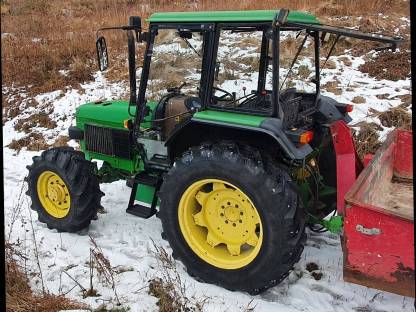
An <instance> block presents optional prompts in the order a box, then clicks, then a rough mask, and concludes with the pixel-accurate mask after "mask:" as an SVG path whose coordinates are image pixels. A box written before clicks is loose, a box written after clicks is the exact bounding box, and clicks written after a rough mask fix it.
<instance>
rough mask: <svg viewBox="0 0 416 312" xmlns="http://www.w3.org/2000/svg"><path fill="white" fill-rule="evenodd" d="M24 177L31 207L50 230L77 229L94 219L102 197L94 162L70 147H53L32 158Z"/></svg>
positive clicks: (86, 225)
mask: <svg viewBox="0 0 416 312" xmlns="http://www.w3.org/2000/svg"><path fill="white" fill-rule="evenodd" d="M27 168H28V170H29V174H28V176H27V177H26V178H25V180H26V181H27V183H28V191H27V193H26V194H27V195H29V196H30V198H31V200H32V205H31V208H32V209H33V210H35V211H36V212H37V213H38V219H39V221H40V222H42V223H46V224H47V226H48V227H49V228H51V229H57V230H58V231H61V232H77V231H80V230H82V229H84V228H86V227H88V226H89V224H90V223H91V220H93V219H94V218H96V214H97V209H98V208H99V207H100V201H101V197H102V196H103V195H104V193H103V192H101V191H100V187H99V182H98V179H97V177H96V175H95V173H94V165H93V164H92V163H91V162H90V161H87V160H86V159H85V158H84V154H83V153H82V152H79V151H75V150H74V149H73V148H71V147H58V148H52V149H49V150H46V151H44V152H42V154H41V155H40V156H35V157H33V164H32V165H30V166H27Z"/></svg>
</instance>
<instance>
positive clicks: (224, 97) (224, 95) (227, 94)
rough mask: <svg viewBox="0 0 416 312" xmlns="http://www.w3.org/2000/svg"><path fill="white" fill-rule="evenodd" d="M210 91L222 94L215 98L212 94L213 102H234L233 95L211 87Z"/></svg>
mask: <svg viewBox="0 0 416 312" xmlns="http://www.w3.org/2000/svg"><path fill="white" fill-rule="evenodd" d="M212 89H213V90H216V91H220V92H222V93H224V94H223V95H221V96H216V95H215V92H214V94H213V95H212V99H213V100H215V101H234V100H235V99H234V95H232V94H231V93H230V92H228V91H227V90H224V89H221V88H218V87H212ZM227 97H228V98H227Z"/></svg>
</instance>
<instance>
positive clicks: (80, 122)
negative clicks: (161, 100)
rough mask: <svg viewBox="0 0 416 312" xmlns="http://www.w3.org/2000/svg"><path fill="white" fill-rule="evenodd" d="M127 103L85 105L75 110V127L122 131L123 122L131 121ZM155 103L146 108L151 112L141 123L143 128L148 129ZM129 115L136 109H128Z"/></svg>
mask: <svg viewBox="0 0 416 312" xmlns="http://www.w3.org/2000/svg"><path fill="white" fill-rule="evenodd" d="M128 105H129V102H128V101H105V102H102V103H99V104H96V103H93V102H92V103H86V104H84V105H81V106H79V107H78V108H77V110H76V119H77V126H78V127H79V128H81V129H84V124H86V123H88V124H92V125H96V126H104V127H111V128H117V129H124V120H127V119H133V117H132V116H130V115H129V113H128ZM156 105H157V103H156V102H148V103H147V106H148V107H149V108H150V110H151V112H150V114H149V115H148V116H146V117H145V119H144V122H143V123H142V127H143V128H148V127H150V120H151V118H152V112H153V110H154V108H155V107H156ZM130 112H131V114H133V115H134V114H135V113H136V107H134V106H132V107H131V108H130Z"/></svg>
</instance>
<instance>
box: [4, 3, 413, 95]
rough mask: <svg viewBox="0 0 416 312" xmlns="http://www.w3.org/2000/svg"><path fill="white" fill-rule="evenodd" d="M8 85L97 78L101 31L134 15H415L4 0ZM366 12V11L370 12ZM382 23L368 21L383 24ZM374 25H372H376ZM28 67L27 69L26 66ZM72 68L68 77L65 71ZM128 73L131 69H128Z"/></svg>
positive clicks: (387, 6)
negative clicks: (266, 12)
mask: <svg viewBox="0 0 416 312" xmlns="http://www.w3.org/2000/svg"><path fill="white" fill-rule="evenodd" d="M1 6H2V11H1V12H2V13H1V14H2V23H1V31H2V33H10V34H11V35H9V36H4V38H3V37H2V45H3V49H2V56H1V58H2V63H3V83H4V84H6V85H11V84H12V83H15V84H17V85H24V86H28V85H32V88H33V89H34V92H40V91H49V90H54V89H60V88H62V87H63V86H66V85H73V86H77V84H78V83H80V82H83V81H85V80H89V79H91V72H92V71H94V70H95V68H96V64H95V63H96V60H95V33H94V31H95V29H97V28H98V27H99V26H102V25H104V24H105V25H117V24H125V23H126V22H127V18H128V16H130V15H140V16H142V17H147V16H149V14H151V13H153V12H159V11H202V10H249V9H276V8H278V7H288V8H289V9H292V10H293V9H297V10H308V11H311V12H313V13H316V14H317V15H318V16H319V17H325V16H345V15H363V12H365V14H367V15H368V14H374V13H379V12H381V13H390V12H392V11H394V12H395V13H396V14H398V15H401V16H403V15H405V16H408V15H409V4H408V2H405V1H401V2H398V1H392V0H373V1H364V0H362V1H352V0H343V1H341V0H336V1H334V0H328V1H318V0H281V1H279V3H278V4H276V2H275V1H272V0H266V1H261V2H256V1H249V0H238V1H237V0H231V1H219V0H213V1H198V0H197V1H182V3H181V5H178V3H176V2H175V3H174V2H171V1H168V0H154V1H144V2H143V1H136V0H129V1H122V0H113V1H108V0H106V1H93V0H64V1H47V0H14V1H2V4H1ZM365 14H364V15H365ZM380 23H381V22H378V24H377V23H373V24H371V23H370V22H368V23H367V24H368V25H370V26H372V25H373V26H374V27H381V26H383V25H380ZM370 26H368V27H370ZM107 39H108V45H109V53H110V57H111V60H114V56H115V55H120V54H121V53H124V52H125V42H124V41H125V36H124V34H122V33H121V32H113V33H108V34H107ZM22 69H24V70H22ZM62 69H67V70H69V74H68V76H63V75H61V74H60V73H59V70H62ZM124 70H125V71H126V72H127V69H126V68H124Z"/></svg>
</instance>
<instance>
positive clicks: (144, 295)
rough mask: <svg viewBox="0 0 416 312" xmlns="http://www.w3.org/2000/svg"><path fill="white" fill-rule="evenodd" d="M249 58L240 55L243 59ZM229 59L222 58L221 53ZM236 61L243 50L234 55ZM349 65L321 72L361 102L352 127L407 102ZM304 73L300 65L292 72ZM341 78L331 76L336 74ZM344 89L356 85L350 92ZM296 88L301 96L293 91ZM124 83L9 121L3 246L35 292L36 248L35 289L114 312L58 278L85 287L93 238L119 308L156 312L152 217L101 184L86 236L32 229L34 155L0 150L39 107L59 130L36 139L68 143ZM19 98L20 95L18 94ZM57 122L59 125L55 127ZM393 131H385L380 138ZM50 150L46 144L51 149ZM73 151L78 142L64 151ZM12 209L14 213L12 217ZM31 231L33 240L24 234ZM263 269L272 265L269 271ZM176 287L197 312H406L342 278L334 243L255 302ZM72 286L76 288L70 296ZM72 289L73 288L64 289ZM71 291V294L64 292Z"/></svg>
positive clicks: (106, 291)
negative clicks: (85, 110) (83, 117)
mask: <svg viewBox="0 0 416 312" xmlns="http://www.w3.org/2000/svg"><path fill="white" fill-rule="evenodd" d="M251 52H252V51H251V50H249V49H247V53H251ZM221 53H227V51H221ZM236 53H238V54H239V55H243V54H244V53H242V52H241V51H237V52H236ZM346 57H348V58H349V59H350V60H351V62H352V65H351V66H345V65H344V63H342V62H340V61H339V60H338V59H337V58H336V57H333V58H331V60H333V61H334V62H335V64H336V68H335V69H326V70H324V72H323V78H322V84H325V83H326V82H328V81H331V80H333V79H334V78H335V76H336V77H337V78H338V79H339V80H340V82H341V83H340V85H341V87H343V92H342V94H341V95H339V96H336V95H334V94H332V93H328V92H324V94H325V95H329V96H332V97H334V98H335V99H336V100H338V101H341V102H345V103H350V102H351V100H352V99H353V98H354V97H355V96H362V97H364V98H365V99H366V103H364V104H357V105H355V109H354V111H353V112H352V117H353V119H354V120H353V122H352V124H354V123H356V122H359V121H363V120H366V121H375V122H377V123H378V124H379V121H378V120H372V118H371V117H369V116H368V109H369V107H373V108H375V109H377V110H380V111H383V110H386V109H388V108H389V107H390V106H397V105H399V104H401V101H400V100H399V99H394V100H388V99H386V100H380V99H378V98H377V97H376V95H377V94H384V93H388V94H389V95H390V98H394V97H395V96H397V95H401V94H407V93H409V92H410V91H409V90H410V80H402V81H397V82H394V81H386V80H383V81H378V80H375V79H373V78H370V77H368V75H367V74H363V73H361V72H360V71H359V70H358V66H359V65H360V64H361V63H362V62H363V59H362V58H360V57H352V56H351V55H349V54H347V55H346ZM301 64H303V65H305V64H306V65H308V66H312V64H311V63H310V62H309V61H308V60H306V61H305V60H303V61H301V62H299V64H298V65H297V66H296V67H295V68H294V70H297V69H298V67H299V65H301ZM340 69H341V70H342V75H339V74H338V73H339V70H340ZM244 79H245V81H246V86H247V90H248V92H249V91H250V81H252V80H253V79H257V76H256V74H251V75H245V76H244ZM232 86H234V87H235V88H236V91H239V89H240V88H241V87H242V86H240V85H238V84H237V85H235V84H234V82H230V81H225V82H224V83H223V87H232ZM347 86H354V88H353V90H352V89H348V88H347ZM298 87H305V86H304V85H298ZM126 88H127V84H123V83H109V82H108V81H106V79H105V78H104V77H103V75H102V74H100V73H97V74H96V75H95V81H94V82H92V83H87V84H84V85H82V92H80V91H78V90H73V89H68V90H65V92H64V91H61V90H57V91H55V92H51V93H47V94H40V95H38V96H37V97H36V98H35V99H36V101H37V102H38V106H37V107H35V108H34V107H29V108H27V109H25V110H24V111H23V112H22V114H21V115H20V116H18V117H17V118H15V119H13V120H10V121H7V122H6V123H5V124H4V127H3V133H4V137H3V142H4V148H3V157H4V176H5V195H6V196H5V202H4V203H5V222H6V237H7V236H8V235H9V234H8V233H10V237H11V240H12V241H18V240H19V241H20V242H21V246H22V248H23V249H24V250H25V251H26V253H27V254H28V256H29V257H28V258H29V260H28V262H27V263H26V264H25V265H26V266H27V269H28V271H29V272H35V274H33V278H32V279H31V282H32V284H33V286H34V287H35V288H36V289H41V284H40V276H39V275H37V274H36V272H39V269H38V267H37V263H36V260H35V257H34V252H35V251H34V250H35V248H34V243H33V242H34V241H33V240H34V239H35V240H36V246H37V250H38V256H39V263H40V267H41V272H42V274H43V281H44V283H45V286H46V287H47V289H49V291H51V292H53V293H56V294H57V293H66V294H67V296H68V297H70V298H74V299H76V300H79V301H82V302H85V303H87V304H90V305H91V306H92V307H98V306H99V305H101V304H103V303H104V304H107V306H108V307H111V306H112V305H115V303H116V299H115V294H114V291H113V290H112V289H111V287H110V286H109V285H107V284H106V283H105V282H103V281H102V280H99V279H98V278H97V276H95V277H94V279H93V284H94V288H95V289H97V290H98V293H99V294H100V296H99V297H89V298H86V299H83V298H82V294H81V292H80V288H79V287H78V286H76V284H75V282H74V281H73V280H71V279H70V277H68V276H67V275H66V274H62V271H66V272H67V273H68V274H69V275H70V276H71V277H72V278H73V279H75V280H76V281H77V282H78V283H80V284H81V285H82V286H83V287H85V288H88V287H89V266H88V263H87V262H88V261H89V257H90V248H91V243H90V238H89V235H90V236H91V237H93V238H94V239H95V241H96V242H97V244H98V245H99V246H100V248H101V249H102V251H103V253H104V255H105V256H107V257H108V258H109V260H110V263H111V265H112V266H113V267H115V268H116V270H118V271H119V272H120V273H119V274H116V276H115V285H116V291H117V294H118V297H119V299H120V302H121V304H122V307H124V308H130V310H131V311H157V310H158V307H157V305H156V302H157V298H155V297H153V296H151V295H149V294H148V288H147V286H148V281H149V280H151V279H152V278H154V277H157V276H160V275H161V269H160V266H159V264H158V261H157V260H156V258H155V256H154V254H153V252H154V250H155V248H154V244H155V245H156V246H161V247H163V248H165V249H166V250H167V251H168V252H169V253H170V252H171V249H170V247H169V245H168V244H167V242H166V241H164V240H162V239H161V236H160V233H161V231H162V227H161V223H160V220H159V219H158V218H156V217H152V218H151V219H148V220H143V219H140V218H137V217H134V216H132V215H129V214H126V213H125V209H126V207H127V201H128V198H129V196H130V189H129V188H128V187H127V186H126V185H125V182H124V181H118V182H114V183H110V184H102V185H101V189H102V190H103V192H104V193H105V194H106V195H105V196H104V197H103V198H102V205H103V207H104V208H105V210H106V211H107V213H104V214H100V215H99V218H98V220H97V221H93V222H92V224H91V226H90V227H89V229H87V230H85V231H83V232H82V233H78V234H70V233H58V232H56V231H55V230H49V229H48V228H47V227H46V225H44V224H42V223H39V222H38V221H37V214H36V213H35V212H33V211H31V210H30V209H29V206H30V200H29V198H28V197H27V196H25V195H22V196H19V194H21V190H22V188H25V186H24V185H23V178H24V177H25V175H26V174H27V170H26V168H25V166H26V165H29V164H31V162H32V160H31V158H32V157H33V156H35V155H39V154H40V152H29V151H26V150H25V149H23V150H22V151H20V152H19V153H17V152H15V151H14V150H11V149H9V148H8V147H6V146H7V145H8V144H9V143H10V142H11V141H12V140H13V139H18V138H21V137H22V136H23V135H24V134H22V133H18V132H16V131H15V130H14V128H13V126H14V124H15V123H16V122H17V119H18V118H24V117H27V116H29V115H31V114H33V113H35V112H38V111H39V110H42V109H44V107H46V106H45V105H49V106H50V105H53V111H52V112H51V113H50V117H51V118H52V119H53V120H55V121H56V122H57V128H56V129H50V130H49V129H42V128H40V129H36V130H37V131H40V132H42V133H43V134H44V135H45V137H46V138H47V139H48V140H52V139H53V138H55V137H57V136H58V135H60V134H66V129H67V128H68V127H69V126H70V125H71V124H73V123H74V111H75V108H76V107H77V106H79V105H80V104H82V103H85V102H88V101H93V100H98V99H104V98H105V99H114V98H120V97H126V94H127V93H126ZM22 92H23V90H22ZM63 117H65V118H63ZM390 130H391V129H385V131H383V134H384V133H387V132H388V131H390ZM51 142H52V141H51ZM71 144H72V145H76V143H71ZM19 207H20V209H19ZM32 224H33V231H32ZM153 242H154V243H153ZM310 262H315V263H316V264H318V266H319V268H320V272H322V274H323V276H322V278H321V279H320V280H315V279H314V278H313V277H312V275H311V273H310V272H308V271H307V270H306V265H307V264H308V263H310ZM270 265H273V264H272V263H271V264H270ZM176 266H177V270H178V273H179V275H180V278H181V280H182V281H183V283H184V284H185V285H186V294H187V296H188V297H189V298H194V299H192V300H195V301H198V300H204V299H206V303H205V305H204V307H203V310H204V311H249V310H250V308H254V310H255V311H283V312H285V311H392V312H393V311H394V312H398V311H414V306H413V299H411V298H406V297H402V296H398V295H394V294H391V293H387V292H383V291H379V290H375V289H370V288H366V287H362V286H358V285H354V284H350V283H346V282H344V281H343V279H342V251H341V246H340V240H339V237H338V236H336V235H333V234H328V233H326V234H315V233H308V241H307V245H306V247H305V250H304V252H303V255H302V258H301V260H300V262H299V263H298V264H296V266H295V268H294V271H293V272H292V273H291V274H290V275H289V277H288V278H287V279H286V280H285V281H283V282H282V283H281V284H280V285H277V286H275V287H273V288H271V289H269V290H268V291H266V292H265V293H262V294H261V295H259V296H250V295H248V294H245V293H240V292H231V291H228V290H225V289H223V288H220V287H217V286H215V285H208V284H204V283H200V282H197V281H196V280H195V279H193V278H191V277H190V276H188V275H187V273H186V271H185V269H184V267H183V265H182V264H181V263H180V262H176ZM74 286H75V288H73V287H74ZM72 288H73V289H72ZM71 289H72V290H71Z"/></svg>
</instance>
